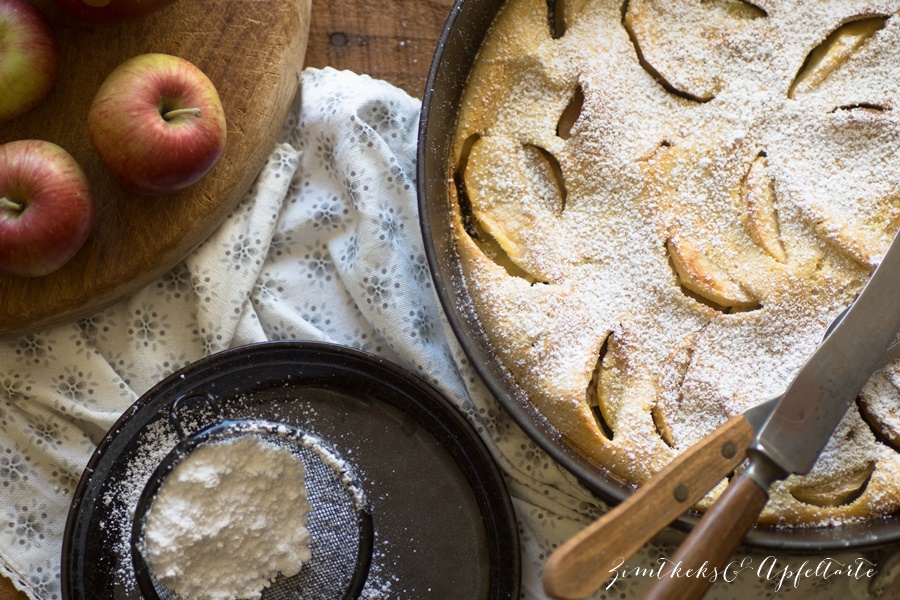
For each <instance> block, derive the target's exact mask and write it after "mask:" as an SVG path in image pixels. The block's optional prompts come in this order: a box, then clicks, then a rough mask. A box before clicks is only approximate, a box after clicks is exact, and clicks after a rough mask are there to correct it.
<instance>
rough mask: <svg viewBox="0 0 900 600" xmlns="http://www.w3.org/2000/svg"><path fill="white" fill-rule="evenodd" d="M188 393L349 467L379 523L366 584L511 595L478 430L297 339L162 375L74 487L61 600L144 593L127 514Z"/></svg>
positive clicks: (509, 568)
mask: <svg viewBox="0 0 900 600" xmlns="http://www.w3.org/2000/svg"><path fill="white" fill-rule="evenodd" d="M195 390H199V391H203V392H209V393H211V394H212V395H213V396H214V397H215V399H216V401H217V402H218V403H219V404H220V408H221V410H222V413H223V416H224V417H225V418H235V419H237V418H263V419H269V420H273V421H281V422H286V423H289V424H291V425H295V426H297V427H301V428H303V429H305V430H306V431H308V432H310V433H312V434H314V435H317V436H319V437H320V438H322V439H323V440H326V441H327V443H328V444H329V445H330V446H331V447H332V448H334V450H335V451H336V452H337V453H338V454H340V455H341V456H342V457H344V458H345V459H346V460H348V461H349V462H351V463H352V464H353V467H354V469H355V470H356V473H357V474H358V476H359V479H360V482H361V484H362V486H363V488H364V489H365V492H366V495H367V498H368V499H369V501H370V502H371V504H372V514H373V522H374V526H375V543H374V554H373V561H372V567H371V571H370V575H369V582H368V583H367V586H368V588H369V590H370V593H375V592H379V593H383V597H404V598H467V599H469V598H473V599H474V598H490V599H500V598H518V596H519V585H520V561H521V558H520V555H519V539H518V531H517V528H516V522H515V517H514V514H513V509H512V504H511V501H510V499H509V496H508V494H507V492H506V488H505V485H504V483H503V479H502V476H501V473H500V471H499V469H498V468H497V466H496V465H495V463H494V462H493V460H492V458H491V456H490V454H489V452H488V450H487V448H486V447H485V446H484V444H483V443H482V441H481V439H480V438H479V437H478V435H477V434H476V433H475V431H474V429H473V428H472V427H471V426H470V425H469V424H468V422H467V421H466V420H465V419H464V418H463V417H462V415H460V413H459V412H458V411H457V410H456V409H455V408H454V407H453V406H452V405H451V404H450V403H449V402H448V401H447V400H446V399H445V398H444V397H443V396H441V395H440V394H439V393H437V391H435V390H434V389H433V388H432V387H430V386H429V385H427V384H426V383H425V382H423V381H422V380H421V379H419V378H418V377H416V376H414V375H413V374H411V373H409V372H407V371H406V370H404V369H402V368H400V367H398V366H397V365H394V364H393V363H390V362H388V361H386V360H383V359H380V358H378V357H375V356H372V355H369V354H365V353H362V352H358V351H355V350H351V349H348V348H344V347H340V346H334V345H329V344H319V343H304V342H271V343H263V344H255V345H249V346H243V347H240V348H236V349H232V350H228V351H225V352H222V353H219V354H216V355H213V356H210V357H208V358H206V359H203V360H200V361H198V362H196V363H194V364H192V365H190V366H188V367H186V368H185V369H183V370H182V371H179V372H178V373H175V374H174V375H172V376H170V377H168V378H167V379H165V380H164V381H162V382H161V383H159V384H158V385H157V386H155V387H154V388H153V389H151V390H150V391H148V392H147V393H146V394H144V396H142V397H141V398H140V399H139V400H138V401H137V402H136V403H135V404H134V405H133V406H132V407H131V408H130V409H129V410H127V411H126V412H125V414H124V415H123V416H122V417H121V418H120V420H119V421H118V422H117V423H116V425H115V426H114V427H113V428H112V429H111V430H110V432H109V433H108V434H107V436H106V437H105V438H104V440H103V441H102V443H101V444H100V446H99V447H98V449H97V451H96V452H95V453H94V455H93V457H92V458H91V460H90V462H89V464H88V466H87V468H86V470H85V473H84V475H83V476H82V479H81V481H80V482H79V485H78V488H77V490H76V492H75V497H74V500H73V503H72V507H71V509H70V513H69V518H68V522H67V524H66V531H65V538H64V541H63V557H62V558H63V566H62V588H63V597H64V598H70V599H93V598H140V594H139V592H138V590H137V586H136V584H135V583H134V580H133V571H132V568H131V554H130V548H129V547H128V539H129V538H128V532H129V531H130V524H131V515H132V514H133V512H134V507H135V503H136V501H137V497H138V496H139V495H140V491H141V490H142V489H143V485H144V483H145V482H146V479H147V478H148V477H149V475H150V473H152V471H153V469H154V468H155V466H156V465H157V464H158V463H159V461H160V460H161V459H162V457H164V456H165V454H167V453H168V452H169V450H171V448H172V447H173V446H174V445H175V443H176V442H177V441H178V435H177V433H176V432H175V431H174V428H173V427H172V425H171V423H170V422H169V420H168V418H167V412H168V407H169V406H170V405H171V403H172V402H173V401H174V400H175V399H176V398H178V397H179V396H181V395H183V394H185V393H187V392H189V391H195ZM206 418H207V417H206V416H204V415H202V414H200V415H198V416H197V417H196V423H194V425H196V427H197V428H198V429H199V428H200V427H202V426H205V425H207V424H208V423H207V422H204V420H205V419H206ZM208 418H210V419H212V418H214V415H208ZM265 597H266V596H265V595H264V596H263V598H265ZM374 597H382V596H378V595H375V596H374Z"/></svg>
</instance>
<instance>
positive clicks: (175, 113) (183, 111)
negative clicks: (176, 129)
mask: <svg viewBox="0 0 900 600" xmlns="http://www.w3.org/2000/svg"><path fill="white" fill-rule="evenodd" d="M181 115H193V116H195V117H199V116H200V109H199V108H176V109H175V110H170V111H169V112H167V113H164V114H163V116H162V118H163V119H165V120H166V121H171V120H172V119H174V118H175V117H180V116H181Z"/></svg>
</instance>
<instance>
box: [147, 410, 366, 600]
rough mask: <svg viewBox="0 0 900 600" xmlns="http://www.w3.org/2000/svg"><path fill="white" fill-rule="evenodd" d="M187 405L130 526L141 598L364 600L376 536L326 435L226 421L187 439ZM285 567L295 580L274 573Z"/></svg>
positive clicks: (361, 497)
mask: <svg viewBox="0 0 900 600" xmlns="http://www.w3.org/2000/svg"><path fill="white" fill-rule="evenodd" d="M191 397H192V396H186V397H185V399H188V398H191ZM193 397H197V396H196V395H194V396H193ZM204 399H205V400H206V402H207V403H210V404H213V405H214V402H213V401H212V399H211V398H209V397H205V398H204ZM179 400H182V399H179ZM180 404H181V402H180V401H176V403H174V404H173V405H172V412H171V415H170V416H171V417H172V421H173V423H174V424H175V425H176V428H177V429H178V430H179V432H180V433H181V435H182V440H181V442H179V443H178V444H177V445H176V446H175V448H174V449H172V451H170V452H169V454H168V455H167V456H166V457H165V458H164V459H163V461H162V462H161V463H160V465H159V467H158V468H157V469H156V471H155V472H154V473H153V475H152V476H151V477H150V479H149V481H148V483H147V485H146V487H145V489H144V491H143V493H142V495H141V498H140V500H139V501H138V504H137V508H136V511H135V517H134V521H133V529H132V539H131V544H132V560H133V563H134V571H135V577H136V579H137V581H138V584H139V586H140V588H141V592H142V593H143V595H144V596H145V597H148V598H164V599H170V598H181V597H190V598H212V597H219V598H221V597H248V598H255V597H260V592H262V598H266V599H276V600H277V599H281V598H298V597H303V598H355V597H357V596H358V595H359V593H360V591H361V589H362V587H363V585H364V584H365V581H366V576H367V573H368V569H369V564H370V561H371V552H372V544H373V540H372V535H373V533H372V522H371V515H370V512H369V508H368V504H367V502H366V499H365V495H364V493H363V491H362V489H361V488H360V486H359V484H358V482H357V478H356V477H355V475H354V474H353V472H352V470H351V469H350V467H349V465H348V464H347V463H346V462H345V461H344V460H342V459H341V458H339V457H338V456H337V455H336V454H335V453H334V452H333V451H332V450H331V449H329V448H328V447H327V446H326V445H325V444H324V442H323V441H322V440H321V439H319V438H317V437H315V436H312V435H309V434H307V433H304V432H302V431H300V430H299V429H297V428H295V427H292V426H289V425H285V424H283V423H275V422H271V421H262V420H237V421H230V420H221V419H220V420H219V422H218V423H216V424H215V425H212V426H209V427H205V428H203V429H201V430H200V431H198V432H196V433H194V434H192V435H189V436H185V435H184V433H183V429H182V427H181V424H180V421H179V415H178V410H179V407H180ZM279 479H282V481H277V480H279ZM298 479H299V481H297V480H298ZM304 479H305V481H304ZM174 490H179V491H178V492H175V491H174ZM167 492H171V493H167ZM304 496H305V498H304ZM307 502H308V505H307ZM260 511H263V512H260ZM266 511H268V512H269V513H270V514H264V513H265V512H266ZM154 513H156V514H154ZM279 520H282V521H286V522H284V523H281V522H279ZM154 532H156V533H154ZM304 544H308V550H309V551H308V552H306V548H307V546H305V545H304ZM167 546H168V547H167ZM301 561H302V562H303V563H304V564H302V567H301V566H300V564H301ZM151 566H152V568H151ZM298 569H299V572H297V570H298ZM278 571H281V572H282V573H284V574H287V575H289V576H284V575H279V576H278V577H274V575H275V574H276V573H277V572H278ZM216 573H218V574H219V577H215V574H216ZM204 577H207V578H209V581H208V582H207V585H204V583H203V579H204ZM273 577H274V578H273ZM212 579H218V581H217V582H213V581H212ZM223 586H224V587H223ZM229 587H231V588H233V589H231V590H229ZM264 588H265V589H264ZM263 589H264V591H263ZM232 592H233V593H232Z"/></svg>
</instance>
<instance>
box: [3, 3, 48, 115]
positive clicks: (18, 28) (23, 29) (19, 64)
mask: <svg viewBox="0 0 900 600" xmlns="http://www.w3.org/2000/svg"><path fill="white" fill-rule="evenodd" d="M58 65H59V52H58V50H57V47H56V39H55V38H54V36H53V32H52V31H51V30H50V26H49V25H48V24H47V20H46V19H44V15H42V14H41V12H40V11H39V10H38V9H36V8H35V7H34V6H32V5H31V4H29V3H28V2H26V0H0V121H5V120H7V119H12V118H13V117H18V116H19V115H21V114H22V113H24V112H26V111H28V110H31V109H32V108H33V107H34V106H35V105H36V104H37V103H38V102H40V101H41V100H43V99H44V96H46V95H47V93H48V92H49V91H50V88H52V87H53V82H54V81H56V71H57V68H58Z"/></svg>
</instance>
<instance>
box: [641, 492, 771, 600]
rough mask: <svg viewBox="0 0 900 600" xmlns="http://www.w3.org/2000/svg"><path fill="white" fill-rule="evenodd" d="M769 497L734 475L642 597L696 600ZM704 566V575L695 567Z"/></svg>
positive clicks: (729, 555)
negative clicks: (714, 570)
mask: <svg viewBox="0 0 900 600" xmlns="http://www.w3.org/2000/svg"><path fill="white" fill-rule="evenodd" d="M767 500H768V492H767V490H764V489H762V488H761V487H760V486H759V485H758V484H757V483H756V482H755V481H753V480H752V479H750V478H749V477H745V476H743V475H738V476H736V477H735V478H734V479H733V480H732V482H731V484H730V485H729V486H728V488H727V489H726V490H725V492H723V493H722V495H721V496H720V497H719V499H718V500H717V501H716V502H715V504H713V505H712V507H711V508H710V509H709V511H707V513H706V514H705V515H703V518H702V519H700V523H699V524H698V525H697V527H695V528H694V530H693V531H691V533H690V535H688V536H687V538H685V540H684V542H682V544H681V546H679V548H678V550H677V551H676V552H675V554H674V555H673V556H672V558H671V559H670V563H669V564H668V568H667V569H666V570H665V571H664V572H663V573H661V574H660V578H659V579H657V580H656V581H654V582H653V584H652V585H651V586H650V589H649V590H648V592H647V594H646V595H645V596H644V599H645V600H663V599H666V600H695V599H697V598H701V597H703V595H704V594H705V593H706V591H707V589H708V588H709V586H710V585H711V584H712V581H711V576H712V573H713V569H716V571H717V572H718V573H719V575H720V576H721V570H722V567H724V566H725V564H726V563H727V562H728V561H729V560H730V558H731V555H732V554H733V553H734V551H735V549H736V548H737V547H738V545H739V544H740V543H741V540H743V539H744V536H745V535H746V534H747V531H749V530H750V528H751V527H752V526H753V524H754V523H755V522H756V518H757V517H758V516H759V513H760V512H761V511H762V509H763V506H765V504H766V501H767ZM701 569H705V571H706V573H705V575H704V574H703V573H702V572H700V573H698V570H701Z"/></svg>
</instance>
